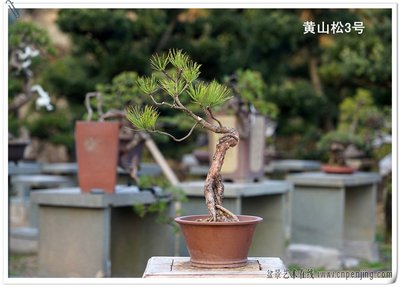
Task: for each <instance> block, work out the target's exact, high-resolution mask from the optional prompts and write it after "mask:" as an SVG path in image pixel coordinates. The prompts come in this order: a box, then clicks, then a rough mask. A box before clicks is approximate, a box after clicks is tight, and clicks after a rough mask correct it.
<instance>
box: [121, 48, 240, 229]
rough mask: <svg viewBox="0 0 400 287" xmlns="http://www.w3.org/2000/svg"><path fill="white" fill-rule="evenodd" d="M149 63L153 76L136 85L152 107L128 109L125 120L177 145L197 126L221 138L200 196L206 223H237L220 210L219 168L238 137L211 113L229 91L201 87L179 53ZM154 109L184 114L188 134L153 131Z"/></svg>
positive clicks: (186, 58)
mask: <svg viewBox="0 0 400 287" xmlns="http://www.w3.org/2000/svg"><path fill="white" fill-rule="evenodd" d="M150 62H151V66H152V68H153V70H154V73H153V74H152V75H151V76H150V77H143V78H139V79H138V81H137V83H138V85H139V87H140V88H141V90H142V91H143V92H144V93H145V94H146V95H147V96H148V97H150V98H151V100H152V102H153V103H154V105H151V106H149V105H146V106H144V107H139V106H129V107H128V108H127V109H126V116H127V118H128V120H129V121H130V122H131V123H132V124H133V125H134V126H135V127H136V128H138V129H139V130H145V131H147V132H154V133H160V134H163V135H167V136H169V137H171V138H173V139H174V140H175V141H178V142H179V141H183V140H185V139H186V138H188V137H189V136H190V135H191V133H192V132H193V130H194V129H195V128H196V127H197V126H201V127H202V128H205V129H207V130H209V131H211V132H214V133H217V134H221V138H220V139H219V140H218V142H217V145H216V151H215V153H214V155H213V159H212V162H211V166H210V169H209V171H208V174H207V178H206V181H205V184H204V196H205V200H206V205H207V208H208V211H209V214H210V217H209V218H207V221H213V222H215V221H238V218H237V216H236V215H234V214H233V213H232V212H230V211H229V210H228V209H226V208H224V207H223V206H222V201H223V195H224V184H223V182H222V177H221V167H222V165H223V163H224V158H225V154H226V152H227V150H228V149H230V148H232V147H234V146H236V145H237V144H238V142H239V134H238V132H237V131H236V130H235V129H233V128H230V127H226V126H223V125H222V123H221V122H220V121H219V120H218V119H217V118H216V117H215V116H214V114H213V112H212V109H213V107H215V106H217V105H220V104H222V103H224V102H226V101H227V100H228V99H229V98H230V94H229V89H228V88H227V87H225V86H223V85H221V84H219V83H217V82H216V81H212V82H211V83H205V82H203V81H201V80H199V79H198V77H199V75H200V65H199V64H197V63H196V62H194V61H192V60H191V59H190V58H189V56H188V55H187V54H185V53H183V52H182V51H181V50H170V51H169V52H168V54H163V55H158V54H156V55H154V56H152V58H151V61H150ZM183 97H190V98H191V100H192V101H193V102H194V103H195V104H197V105H199V106H200V107H201V109H202V110H203V111H204V113H205V114H206V115H207V116H208V117H207V118H208V119H209V120H207V119H206V118H203V117H201V116H199V115H198V114H196V113H194V112H193V111H192V110H191V109H189V108H188V107H187V106H185V105H183V104H182V101H181V99H182V98H183ZM157 106H158V107H160V106H165V107H169V108H171V109H173V110H176V111H178V112H181V113H184V114H186V115H187V116H188V118H189V119H191V120H192V121H193V126H192V128H191V129H190V131H189V132H188V134H187V135H186V136H184V137H183V138H180V139H178V138H176V137H174V136H173V135H171V134H169V133H166V132H163V131H160V130H157V129H156V121H157V118H158V117H159V112H158V110H157V108H156V107H157Z"/></svg>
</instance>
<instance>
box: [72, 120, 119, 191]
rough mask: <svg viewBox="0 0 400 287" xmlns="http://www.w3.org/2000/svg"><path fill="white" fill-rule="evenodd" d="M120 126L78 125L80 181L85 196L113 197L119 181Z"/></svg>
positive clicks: (76, 130)
mask: <svg viewBox="0 0 400 287" xmlns="http://www.w3.org/2000/svg"><path fill="white" fill-rule="evenodd" d="M118 133H119V122H91V121H79V122H77V123H76V125H75V141H76V142H75V143H76V157H77V161H78V180H79V187H80V188H81V191H82V192H91V191H92V190H93V189H99V190H103V191H104V192H107V193H112V192H114V190H115V184H116V181H117V160H118Z"/></svg>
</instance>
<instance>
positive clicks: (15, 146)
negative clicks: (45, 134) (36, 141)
mask: <svg viewBox="0 0 400 287" xmlns="http://www.w3.org/2000/svg"><path fill="white" fill-rule="evenodd" d="M28 144H29V142H8V161H15V162H17V161H19V160H22V159H23V158H24V152H25V148H26V146H27V145H28Z"/></svg>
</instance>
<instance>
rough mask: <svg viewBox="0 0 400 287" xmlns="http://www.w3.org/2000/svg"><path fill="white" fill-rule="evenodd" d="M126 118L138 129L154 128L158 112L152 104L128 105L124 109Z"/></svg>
mask: <svg viewBox="0 0 400 287" xmlns="http://www.w3.org/2000/svg"><path fill="white" fill-rule="evenodd" d="M126 117H127V119H128V120H129V121H130V122H131V123H132V124H133V125H134V126H135V127H136V128H138V129H140V130H154V129H155V125H156V122H157V119H158V117H159V113H158V111H157V110H156V108H154V107H153V106H147V105H146V106H145V107H144V108H143V109H141V108H140V107H138V106H129V107H128V108H127V109H126Z"/></svg>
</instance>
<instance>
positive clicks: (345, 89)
mask: <svg viewBox="0 0 400 287" xmlns="http://www.w3.org/2000/svg"><path fill="white" fill-rule="evenodd" d="M193 11H194V10H193V9H190V10H178V9H134V10H132V9H130V10H120V9H109V10H106V9H92V10H88V9H73V10H71V9H63V10H61V11H60V13H59V18H58V20H57V23H58V25H59V27H60V29H61V30H62V31H63V32H65V33H67V34H68V36H70V38H71V40H72V52H71V55H70V56H69V57H72V58H74V59H75V65H67V69H68V71H66V70H65V71H64V72H59V73H53V72H49V73H48V74H49V76H50V77H49V80H51V81H53V80H55V82H56V84H54V85H53V86H54V89H53V90H52V91H54V92H55V91H56V90H57V92H56V94H57V95H59V94H60V95H65V96H67V97H68V99H70V100H71V101H75V102H76V103H82V102H83V96H84V94H85V93H86V92H88V91H92V90H93V89H94V87H95V85H96V83H108V82H110V79H112V78H113V77H114V76H115V75H118V74H119V73H121V72H122V71H136V72H138V74H139V75H147V76H148V75H150V73H151V70H150V68H152V69H154V70H156V71H157V70H158V71H161V70H166V69H167V67H166V65H167V63H166V61H167V57H168V55H169V54H168V49H170V48H176V49H183V50H185V51H187V52H188V53H189V54H190V55H191V57H192V59H193V60H194V61H196V62H199V63H202V67H201V68H202V74H201V76H202V79H204V80H212V79H213V78H217V79H219V80H221V79H222V78H223V76H224V75H230V74H232V73H233V72H234V71H236V70H238V69H241V70H242V71H246V70H248V69H249V70H253V71H259V72H260V73H261V75H262V78H263V80H264V81H265V82H266V83H267V84H266V92H265V93H264V96H263V97H260V100H259V103H260V105H262V104H263V103H265V102H267V103H272V104H274V105H275V106H276V107H277V110H278V111H279V116H278V117H277V118H276V120H277V122H278V127H277V131H276V132H277V136H287V135H292V136H301V135H303V134H304V133H305V132H307V130H309V129H310V128H313V129H315V130H317V131H319V132H321V131H329V130H332V129H335V127H336V124H337V122H338V121H339V114H340V113H339V105H340V103H341V102H342V101H343V100H344V99H345V98H346V96H347V95H353V94H356V90H357V88H359V87H363V88H364V89H367V90H369V91H370V92H371V94H372V97H373V99H374V105H376V106H377V107H378V108H379V109H381V108H382V107H385V106H390V105H391V97H392V96H391V85H392V83H391V66H392V63H391V59H392V57H391V44H392V39H391V30H392V29H391V27H392V17H391V10H390V9H297V10H295V9H199V10H195V11H194V12H196V13H192V12H193ZM184 15H194V16H191V17H186V18H185V17H182V16H184ZM185 19H186V20H185ZM306 20H313V21H315V22H316V23H321V22H322V21H324V22H325V23H331V22H332V21H342V23H345V22H349V23H353V22H355V21H363V23H364V25H365V29H364V32H363V34H362V35H356V34H354V33H349V34H346V33H344V34H340V35H339V34H337V35H332V34H330V35H322V34H320V35H317V34H308V35H304V34H303V26H302V25H303V22H304V21H306ZM243 43H246V45H243ZM175 51H178V50H175ZM155 53H157V54H158V55H159V56H158V57H155V58H154V59H153V58H152V61H151V66H149V65H147V62H148V59H149V58H150V57H151V55H153V54H155ZM311 58H314V59H315V60H316V62H317V73H316V74H317V76H318V77H319V78H320V81H321V84H322V93H321V94H320V93H319V92H318V91H317V89H316V86H315V84H314V83H313V82H312V81H311V77H310V60H311ZM155 60H156V61H155ZM57 61H63V59H58V60H57ZM78 63H79V65H78ZM193 63H194V62H193ZM175 64H176V65H178V66H179V65H181V64H179V59H178V63H175ZM53 70H55V69H53ZM172 70H173V73H172V74H173V75H174V76H177V75H178V74H179V73H178V72H177V71H176V68H175V67H173V69H172ZM187 71H188V72H182V74H181V78H182V79H183V80H184V81H186V82H194V83H195V82H196V79H197V78H198V77H199V75H198V73H197V72H196V69H194V68H193V69H192V70H191V72H189V71H190V70H187ZM198 72H199V70H198ZM63 75H65V76H64V79H62V77H63ZM56 76H57V77H56ZM246 77H247V75H246V76H245V78H246ZM250 83H252V82H250ZM165 84H166V87H167V90H169V92H170V93H172V92H176V91H175V90H174V91H173V90H172V89H171V87H169V86H168V82H166V83H165ZM254 84H255V83H254ZM255 85H256V84H255ZM168 88H169V89H168ZM249 88H251V89H256V90H258V89H259V86H258V84H257V85H256V86H255V87H254V86H249ZM77 91H78V92H77ZM151 91H153V90H151ZM148 92H149V91H146V94H147V93H148ZM186 96H187V100H188V101H190V100H191V98H190V96H189V95H187V94H186V93H183V94H182V101H183V100H184V99H185V100H186V98H185V97H186ZM258 109H259V110H260V112H262V113H263V114H265V113H267V112H268V113H274V110H270V111H269V110H265V113H264V109H263V108H262V109H260V108H258ZM160 113H161V114H162V115H163V116H165V117H166V118H167V117H169V118H170V119H173V120H174V122H178V123H182V124H186V125H187V121H184V120H182V119H181V118H180V119H179V120H176V118H175V117H176V116H174V115H172V114H171V113H170V112H168V111H166V110H163V109H160ZM173 128H174V129H175V130H176V129H177V128H176V126H174V127H173ZM178 131H179V132H182V129H179V130H178Z"/></svg>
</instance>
